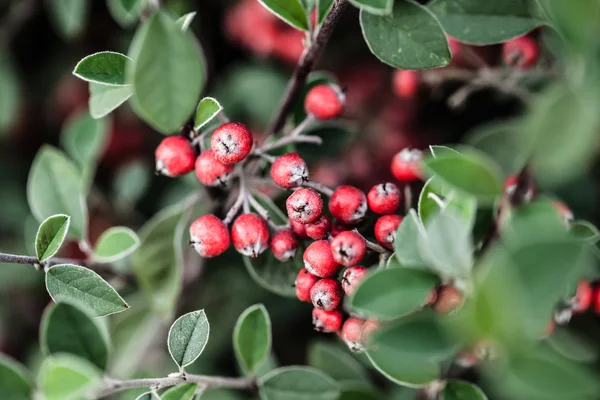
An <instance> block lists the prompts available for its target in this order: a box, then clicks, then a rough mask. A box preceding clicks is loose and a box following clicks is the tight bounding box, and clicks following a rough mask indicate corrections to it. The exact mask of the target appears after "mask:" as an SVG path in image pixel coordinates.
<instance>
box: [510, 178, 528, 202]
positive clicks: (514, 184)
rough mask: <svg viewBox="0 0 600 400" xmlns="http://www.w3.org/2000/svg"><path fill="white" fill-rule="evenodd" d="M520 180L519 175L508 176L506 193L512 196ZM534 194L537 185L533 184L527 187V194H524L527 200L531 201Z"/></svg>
mask: <svg viewBox="0 0 600 400" xmlns="http://www.w3.org/2000/svg"><path fill="white" fill-rule="evenodd" d="M518 180H519V176H518V175H511V176H509V177H508V178H506V181H505V182H504V193H506V194H507V195H508V196H512V194H513V193H514V192H515V190H516V189H517V183H518ZM534 196H535V187H534V186H533V185H531V186H529V188H528V189H527V192H526V193H525V196H524V200H525V202H530V201H531V200H533V197H534Z"/></svg>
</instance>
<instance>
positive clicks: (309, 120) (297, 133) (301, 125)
mask: <svg viewBox="0 0 600 400" xmlns="http://www.w3.org/2000/svg"><path fill="white" fill-rule="evenodd" d="M315 121H316V118H315V116H314V115H312V114H308V115H307V116H306V118H304V120H303V121H302V122H300V123H299V124H298V126H296V127H295V128H294V129H292V130H291V131H290V132H289V133H288V134H287V136H289V137H297V136H300V134H301V133H302V132H303V131H304V130H305V129H306V128H308V127H309V126H311V125H312V124H313V122H315Z"/></svg>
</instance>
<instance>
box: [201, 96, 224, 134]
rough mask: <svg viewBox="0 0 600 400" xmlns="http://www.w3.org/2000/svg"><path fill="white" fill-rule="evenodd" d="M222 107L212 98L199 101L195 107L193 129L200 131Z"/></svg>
mask: <svg viewBox="0 0 600 400" xmlns="http://www.w3.org/2000/svg"><path fill="white" fill-rule="evenodd" d="M222 109H223V107H222V106H221V104H219V102H218V101H217V100H215V99H213V98H212V97H205V98H203V99H202V100H200V103H198V107H196V118H195V120H194V128H195V129H200V128H202V127H203V126H204V125H206V124H207V123H209V122H210V121H211V120H212V119H213V118H215V117H216V116H217V114H219V112H221V110H222Z"/></svg>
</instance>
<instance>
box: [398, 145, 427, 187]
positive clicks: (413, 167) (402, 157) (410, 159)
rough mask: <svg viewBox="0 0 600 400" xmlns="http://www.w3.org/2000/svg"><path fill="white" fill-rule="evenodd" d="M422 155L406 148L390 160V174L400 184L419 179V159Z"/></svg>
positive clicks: (417, 151)
mask: <svg viewBox="0 0 600 400" xmlns="http://www.w3.org/2000/svg"><path fill="white" fill-rule="evenodd" d="M422 158H423V153H421V151H420V150H417V149H409V148H406V149H404V150H402V151H400V152H399V153H397V154H396V155H395V156H394V158H393V159H392V174H394V176H395V177H396V179H398V180H399V181H401V182H412V181H416V180H418V179H420V178H421V167H420V163H421V159H422Z"/></svg>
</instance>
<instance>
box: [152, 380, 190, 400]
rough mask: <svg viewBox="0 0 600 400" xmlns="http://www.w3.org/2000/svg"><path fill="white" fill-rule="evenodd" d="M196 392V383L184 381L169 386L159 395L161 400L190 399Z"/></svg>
mask: <svg viewBox="0 0 600 400" xmlns="http://www.w3.org/2000/svg"><path fill="white" fill-rule="evenodd" d="M195 393H196V385H195V384H193V383H186V384H184V385H179V386H175V387H172V388H170V389H169V390H167V391H166V392H164V393H163V394H162V396H160V399H161V400H192V398H193V397H194V394H195Z"/></svg>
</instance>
